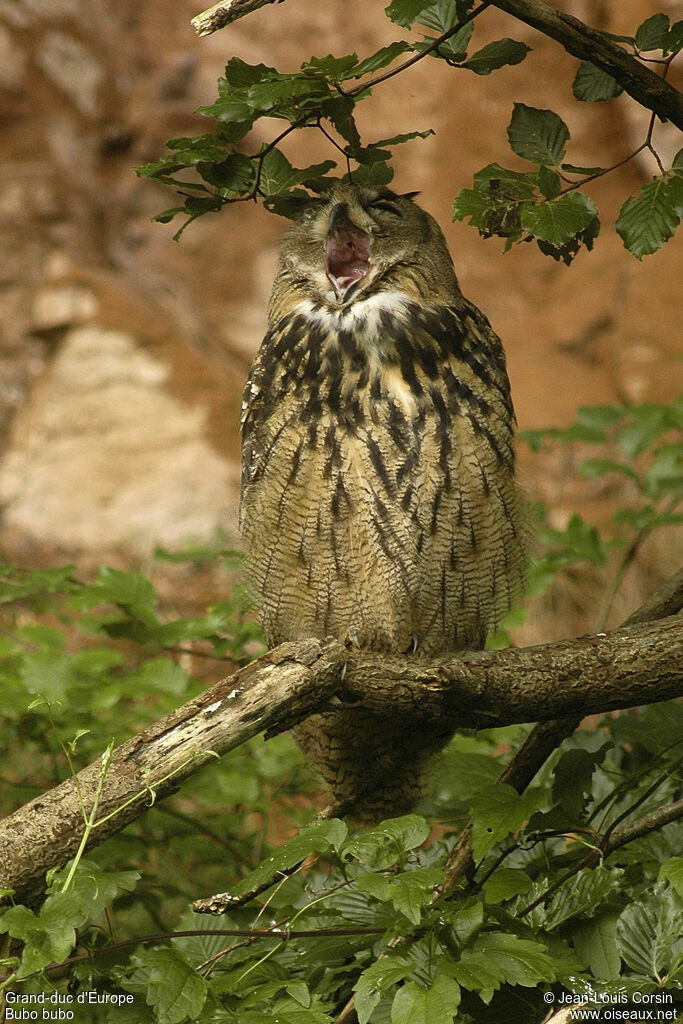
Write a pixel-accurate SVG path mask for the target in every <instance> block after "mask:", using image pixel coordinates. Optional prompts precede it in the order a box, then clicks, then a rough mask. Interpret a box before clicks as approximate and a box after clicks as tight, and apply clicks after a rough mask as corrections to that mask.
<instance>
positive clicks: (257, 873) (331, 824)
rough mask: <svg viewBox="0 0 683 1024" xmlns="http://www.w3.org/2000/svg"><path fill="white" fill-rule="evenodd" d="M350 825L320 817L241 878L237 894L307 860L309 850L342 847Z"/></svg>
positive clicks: (253, 887) (312, 851)
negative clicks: (324, 819)
mask: <svg viewBox="0 0 683 1024" xmlns="http://www.w3.org/2000/svg"><path fill="white" fill-rule="evenodd" d="M347 833H348V829H347V827H346V825H345V824H344V822H343V821H340V820H339V819H338V818H330V819H329V821H318V822H314V824H312V825H308V826H307V827H306V828H303V829H302V830H301V832H299V834H298V836H295V837H294V839H290V841H289V842H288V843H285V844H284V846H281V847H279V849H277V850H275V852H274V853H273V854H272V855H271V856H270V857H267V858H266V859H265V860H264V861H262V862H261V863H260V864H259V866H258V867H257V868H254V870H253V871H250V872H249V874H248V875H247V876H246V877H245V878H243V879H241V881H240V883H239V885H238V886H236V888H235V894H236V895H239V894H240V893H245V892H249V891H250V890H251V889H256V888H258V887H259V886H261V885H263V884H265V883H266V882H268V881H269V880H270V879H271V878H274V877H275V876H276V875H277V873H278V872H279V871H286V870H287V869H288V868H291V867H294V865H295V864H298V863H299V861H302V860H304V858H305V857H307V856H308V855H309V853H314V852H315V853H327V852H329V851H330V850H338V849H339V848H340V846H341V844H342V843H343V842H344V840H345V838H346V835H347Z"/></svg>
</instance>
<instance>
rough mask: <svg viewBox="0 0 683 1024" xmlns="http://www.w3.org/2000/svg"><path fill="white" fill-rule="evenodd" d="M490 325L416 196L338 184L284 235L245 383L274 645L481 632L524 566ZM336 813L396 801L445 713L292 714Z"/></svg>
mask: <svg viewBox="0 0 683 1024" xmlns="http://www.w3.org/2000/svg"><path fill="white" fill-rule="evenodd" d="M513 427H514V413H513V408H512V403H511V399H510V392H509V384H508V379H507V374H506V371H505V357H504V354H503V349H502V346H501V344H500V341H499V339H498V338H497V336H496V335H495V334H494V332H493V331H492V329H491V327H490V325H489V322H488V320H487V319H486V317H485V316H484V315H483V314H482V313H481V312H480V311H479V310H478V309H477V308H476V307H475V306H473V305H472V304H471V303H469V302H468V301H467V300H466V299H464V298H463V296H462V294H461V292H460V290H459V288H458V284H457V280H456V277H455V273H454V270H453V266H452V262H451V259H450V255H449V253H448V249H447V247H446V243H445V240H444V238H443V235H442V234H441V231H440V229H439V228H438V226H437V224H436V222H435V221H434V220H433V219H432V218H431V217H430V216H429V215H428V214H426V213H425V212H424V211H422V210H421V209H420V208H419V207H418V206H417V205H416V204H415V203H413V202H412V200H411V199H410V198H409V197H405V196H397V195H395V194H394V193H392V192H389V191H388V190H386V189H382V190H379V191H373V190H370V189H364V188H360V187H355V186H350V185H339V186H336V187H335V188H334V189H333V190H332V192H331V193H330V194H329V196H327V197H325V198H324V199H322V200H311V203H310V204H309V206H308V209H307V211H306V213H305V214H304V216H303V217H302V219H301V220H300V221H299V222H298V223H296V224H295V225H294V226H293V227H292V228H291V229H290V231H289V232H288V234H287V236H286V238H285V241H284V243H283V247H282V255H281V259H280V266H279V271H278V275H277V277H276V280H275V284H274V288H273V294H272V298H271V303H270V308H269V329H268V333H267V334H266V337H265V338H264V341H263V344H262V345H261V348H260V351H259V353H258V355H257V357H256V360H255V361H254V364H253V366H252V369H251V372H250V374H249V378H248V380H247V383H246V386H245V392H244V411H243V444H244V448H243V484H242V507H241V528H242V532H243V536H244V539H245V542H246V547H247V556H248V557H247V564H248V568H249V572H250V575H251V578H252V580H253V582H254V584H255V586H256V589H257V591H258V593H259V596H260V600H261V608H262V611H261V615H262V622H263V625H264V628H265V632H266V636H267V639H268V642H269V644H271V645H274V644H278V643H281V642H282V641H284V640H296V639H300V638H303V637H310V636H315V637H319V638H323V637H325V636H329V635H332V636H335V637H337V638H338V639H339V640H342V641H344V640H349V639H350V640H352V641H353V642H354V643H356V644H358V645H359V646H360V647H361V648H369V649H372V650H385V651H392V652H397V653H398V652H413V651H415V652H416V656H420V655H429V656H435V655H439V654H447V653H449V652H452V651H456V650H463V649H472V648H480V647H482V646H483V643H484V640H485V637H486V634H487V632H488V631H489V630H491V629H493V628H494V627H495V625H496V624H497V622H498V621H499V620H500V617H501V615H502V614H503V613H504V612H505V611H506V610H507V609H508V607H509V606H510V602H511V599H512V596H513V595H514V593H515V591H516V590H517V589H518V587H519V584H520V582H521V579H522V576H523V571H524V544H523V536H522V535H523V530H522V528H521V526H520V522H521V513H520V496H519V492H518V489H517V486H516V484H515V480H514V450H513ZM294 735H295V737H296V739H297V741H298V742H299V744H300V745H301V747H302V748H303V750H304V752H305V753H306V755H307V756H308V757H309V758H310V760H311V761H313V763H314V764H315V765H316V767H317V768H318V769H319V771H320V772H321V774H322V776H323V778H324V780H325V782H326V783H327V785H328V786H329V787H330V789H331V790H332V793H333V796H334V799H335V801H336V803H337V805H338V808H339V811H340V812H345V813H351V814H352V815H353V816H355V817H356V818H359V819H361V820H364V821H372V820H377V819H378V818H380V817H384V816H388V815H394V814H400V813H405V812H406V811H408V810H410V808H411V807H412V806H413V804H414V802H415V800H416V799H417V797H418V795H419V790H420V774H421V768H422V765H423V764H424V762H425V761H426V759H427V758H428V757H429V756H430V755H431V754H432V753H434V752H435V751H436V750H438V749H440V747H442V746H443V744H444V743H445V742H446V741H447V739H448V738H449V735H450V732H449V730H448V729H443V730H439V729H435V727H434V725H433V724H432V725H431V726H427V725H426V724H420V723H419V722H416V721H415V720H414V717H411V719H410V720H406V719H404V718H402V717H401V716H393V717H392V718H391V719H389V718H387V717H386V716H379V715H376V714H373V713H370V712H368V711H364V710H363V709H356V708H353V709H343V708H341V709H339V710H334V711H331V712H326V713H324V714H316V715H313V716H311V717H310V718H309V719H307V721H306V722H304V723H303V724H302V725H300V726H298V727H297V728H296V729H295V730H294Z"/></svg>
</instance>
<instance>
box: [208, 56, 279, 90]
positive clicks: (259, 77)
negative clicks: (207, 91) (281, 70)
mask: <svg viewBox="0 0 683 1024" xmlns="http://www.w3.org/2000/svg"><path fill="white" fill-rule="evenodd" d="M277 77H278V72H277V70H276V69H275V68H271V67H269V65H268V64H247V62H246V61H244V60H242V59H241V57H231V58H230V60H229V61H228V63H227V65H226V68H225V79H222V80H220V81H219V92H221V93H223V94H225V93H227V91H228V90H227V88H226V87H227V86H230V87H231V88H232V89H244V88H248V87H249V86H250V85H255V84H256V83H257V82H263V81H266V80H268V79H269V78H277Z"/></svg>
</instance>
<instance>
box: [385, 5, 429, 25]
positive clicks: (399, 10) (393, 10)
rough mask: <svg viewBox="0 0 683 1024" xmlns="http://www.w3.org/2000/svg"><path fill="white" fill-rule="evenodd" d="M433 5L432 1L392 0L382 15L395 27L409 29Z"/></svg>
mask: <svg viewBox="0 0 683 1024" xmlns="http://www.w3.org/2000/svg"><path fill="white" fill-rule="evenodd" d="M433 3H434V0H392V2H391V3H390V4H389V6H388V7H385V8H384V13H385V14H386V16H387V17H388V18H389V19H390V20H391V21H393V23H394V24H395V25H400V26H401V27H402V28H410V26H411V25H412V24H413V22H414V21H417V20H418V15H420V14H422V12H423V11H426V10H427V8H428V7H431V6H432V5H433Z"/></svg>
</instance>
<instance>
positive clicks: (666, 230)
mask: <svg viewBox="0 0 683 1024" xmlns="http://www.w3.org/2000/svg"><path fill="white" fill-rule="evenodd" d="M682 211H683V175H681V174H679V173H675V172H674V173H673V174H671V175H669V176H667V175H664V176H663V177H661V178H655V179H654V180H653V181H648V182H647V183H646V184H645V185H643V186H642V188H641V189H640V191H639V193H638V194H637V195H636V196H631V197H630V198H629V199H627V200H626V202H625V203H624V205H623V206H622V208H621V210H620V212H619V216H618V217H617V223H616V228H617V232H618V233H619V235H620V236H621V238H622V240H623V243H624V245H625V247H626V248H627V249H628V250H629V252H630V253H632V254H633V255H634V256H635V257H636V259H638V260H639V259H642V257H643V256H647V255H649V254H650V253H653V252H656V251H657V250H658V249H660V248H661V247H662V245H664V243H665V242H666V241H667V240H668V239H669V238H671V236H672V235H673V234H674V232H675V230H676V228H677V227H678V225H679V223H680V220H681V213H682Z"/></svg>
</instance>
